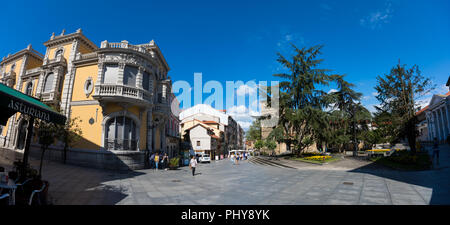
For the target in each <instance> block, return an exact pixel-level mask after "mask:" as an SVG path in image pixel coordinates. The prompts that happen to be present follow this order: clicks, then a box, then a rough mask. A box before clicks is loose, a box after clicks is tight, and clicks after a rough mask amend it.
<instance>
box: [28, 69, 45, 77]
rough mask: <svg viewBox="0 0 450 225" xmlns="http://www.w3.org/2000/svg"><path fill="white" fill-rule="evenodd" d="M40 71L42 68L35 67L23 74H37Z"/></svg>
mask: <svg viewBox="0 0 450 225" xmlns="http://www.w3.org/2000/svg"><path fill="white" fill-rule="evenodd" d="M40 72H42V68H41V67H36V68H33V69H29V70H27V71H25V76H31V75H36V74H39V73H40Z"/></svg>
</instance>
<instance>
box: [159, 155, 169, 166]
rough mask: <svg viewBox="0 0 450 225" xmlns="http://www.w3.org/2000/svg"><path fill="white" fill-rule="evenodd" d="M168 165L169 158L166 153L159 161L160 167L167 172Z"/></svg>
mask: <svg viewBox="0 0 450 225" xmlns="http://www.w3.org/2000/svg"><path fill="white" fill-rule="evenodd" d="M168 163H169V156H168V155H167V153H164V156H163V158H162V161H161V166H162V168H163V169H164V170H167V164H168Z"/></svg>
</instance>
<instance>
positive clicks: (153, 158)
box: [150, 153, 155, 169]
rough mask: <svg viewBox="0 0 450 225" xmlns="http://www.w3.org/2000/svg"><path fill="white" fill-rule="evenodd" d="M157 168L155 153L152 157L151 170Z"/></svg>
mask: <svg viewBox="0 0 450 225" xmlns="http://www.w3.org/2000/svg"><path fill="white" fill-rule="evenodd" d="M153 168H155V153H153V154H152V155H151V156H150V169H153Z"/></svg>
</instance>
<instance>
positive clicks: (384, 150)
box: [367, 149, 391, 152]
mask: <svg viewBox="0 0 450 225" xmlns="http://www.w3.org/2000/svg"><path fill="white" fill-rule="evenodd" d="M390 150H391V149H371V150H367V151H368V152H388V151H390Z"/></svg>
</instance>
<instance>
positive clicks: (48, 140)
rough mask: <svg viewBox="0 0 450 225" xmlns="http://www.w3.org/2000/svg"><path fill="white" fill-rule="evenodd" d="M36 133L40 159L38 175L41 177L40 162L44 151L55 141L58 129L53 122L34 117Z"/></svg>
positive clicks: (41, 162)
mask: <svg viewBox="0 0 450 225" xmlns="http://www.w3.org/2000/svg"><path fill="white" fill-rule="evenodd" d="M34 127H35V128H36V130H37V131H38V132H37V135H38V137H39V144H40V145H41V161H40V164H39V176H40V177H42V164H43V160H44V154H45V151H46V150H47V149H48V147H49V146H50V145H51V144H53V143H54V142H55V140H56V139H57V137H58V132H59V129H58V127H57V126H56V125H55V124H53V123H47V122H45V121H43V120H39V119H36V120H35V126H34Z"/></svg>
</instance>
